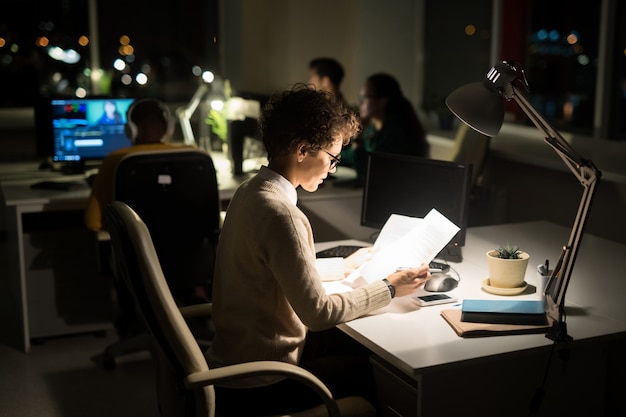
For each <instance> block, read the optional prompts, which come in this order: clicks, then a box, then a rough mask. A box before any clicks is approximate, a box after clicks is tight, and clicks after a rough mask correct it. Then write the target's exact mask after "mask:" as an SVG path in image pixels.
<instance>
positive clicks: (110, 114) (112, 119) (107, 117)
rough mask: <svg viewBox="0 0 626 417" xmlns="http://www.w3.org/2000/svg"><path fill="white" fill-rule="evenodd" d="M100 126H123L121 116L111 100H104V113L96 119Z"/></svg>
mask: <svg viewBox="0 0 626 417" xmlns="http://www.w3.org/2000/svg"><path fill="white" fill-rule="evenodd" d="M98 124H100V125H121V124H124V120H123V119H122V115H121V114H120V112H119V110H118V109H117V105H116V104H115V102H114V101H112V100H106V101H105V102H104V112H103V113H102V116H100V118H99V119H98Z"/></svg>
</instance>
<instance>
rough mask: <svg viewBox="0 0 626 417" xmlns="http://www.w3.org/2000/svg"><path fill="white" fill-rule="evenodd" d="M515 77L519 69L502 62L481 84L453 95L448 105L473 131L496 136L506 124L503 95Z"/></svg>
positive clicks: (490, 71)
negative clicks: (504, 123)
mask: <svg viewBox="0 0 626 417" xmlns="http://www.w3.org/2000/svg"><path fill="white" fill-rule="evenodd" d="M515 77H516V70H515V68H514V67H513V66H512V65H511V64H509V63H508V62H499V63H497V64H496V65H494V66H493V67H492V68H491V69H490V70H489V72H488V73H487V76H486V77H485V79H484V80H483V81H482V82H478V83H471V84H466V85H464V86H461V87H459V88H457V89H456V90H454V91H453V92H452V93H450V95H449V96H448V97H446V105H447V106H448V108H449V109H450V111H451V112H452V113H454V115H455V116H456V117H458V118H459V119H461V120H462V121H463V122H464V123H466V124H467V125H469V126H470V127H471V128H472V129H474V130H476V131H478V132H480V133H482V134H483V135H487V136H490V137H493V136H496V135H497V134H498V132H499V131H500V128H501V127H502V122H503V121H504V103H503V92H504V91H505V89H506V88H507V86H508V85H510V83H511V82H512V81H513V80H514V79H515Z"/></svg>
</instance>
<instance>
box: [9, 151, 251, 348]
mask: <svg viewBox="0 0 626 417" xmlns="http://www.w3.org/2000/svg"><path fill="white" fill-rule="evenodd" d="M214 163H215V165H216V169H217V172H218V186H219V188H220V198H221V199H222V200H226V201H228V200H230V198H231V197H232V194H233V193H234V190H235V188H236V187H237V185H238V184H239V183H240V182H241V180H242V179H243V178H244V177H241V178H233V176H232V175H231V174H230V173H229V170H230V168H229V167H228V166H226V165H225V158H222V157H221V156H217V155H214ZM93 172H95V171H90V172H88V173H87V174H90V173H93ZM84 179H85V175H62V174H60V173H57V172H51V171H46V170H38V169H37V164H36V163H27V164H23V163H22V164H4V165H2V166H0V181H1V184H0V185H1V195H0V197H1V198H2V201H3V204H2V206H1V208H2V209H3V210H4V220H5V227H6V236H7V249H8V255H9V256H8V260H9V265H8V274H3V276H2V277H1V280H0V284H1V285H2V286H1V287H0V303H2V304H1V305H2V306H3V308H2V309H1V310H0V311H2V312H3V313H4V314H3V317H1V318H0V322H1V323H2V326H1V328H2V329H3V332H2V335H0V337H1V341H3V342H6V343H7V344H9V345H11V346H14V347H16V348H17V349H19V350H22V351H24V352H28V351H29V350H30V345H31V340H32V339H40V338H46V337H50V336H58V335H64V334H71V333H84V332H93V331H102V330H107V329H111V328H112V324H111V314H110V310H111V306H110V288H109V283H108V282H107V280H106V277H103V276H102V275H101V274H100V264H99V258H98V239H97V236H96V235H95V234H94V233H92V232H90V231H88V230H87V229H86V228H85V227H84V219H83V216H84V209H85V207H86V203H87V198H88V196H89V192H90V188H89V186H88V185H87V183H86V182H85V181H84ZM43 180H47V181H61V182H67V181H73V182H78V183H79V184H80V185H78V186H77V187H75V188H74V189H71V190H68V191H59V190H44V189H31V188H30V185H31V184H33V183H35V182H39V181H43Z"/></svg>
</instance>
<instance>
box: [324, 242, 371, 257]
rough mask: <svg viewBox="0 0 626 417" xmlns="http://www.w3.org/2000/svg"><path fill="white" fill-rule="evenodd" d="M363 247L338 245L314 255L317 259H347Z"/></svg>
mask: <svg viewBox="0 0 626 417" xmlns="http://www.w3.org/2000/svg"><path fill="white" fill-rule="evenodd" d="M362 247H363V246H354V245H339V246H333V247H332V248H328V249H324V250H321V251H319V252H317V253H316V256H317V257H318V258H347V257H348V256H350V255H352V254H353V253H354V252H356V251H357V250H359V249H361V248H362Z"/></svg>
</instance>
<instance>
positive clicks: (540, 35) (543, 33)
mask: <svg viewBox="0 0 626 417" xmlns="http://www.w3.org/2000/svg"><path fill="white" fill-rule="evenodd" d="M537 39H539V40H540V41H545V40H546V39H548V31H546V30H545V29H539V30H538V31H537Z"/></svg>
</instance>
